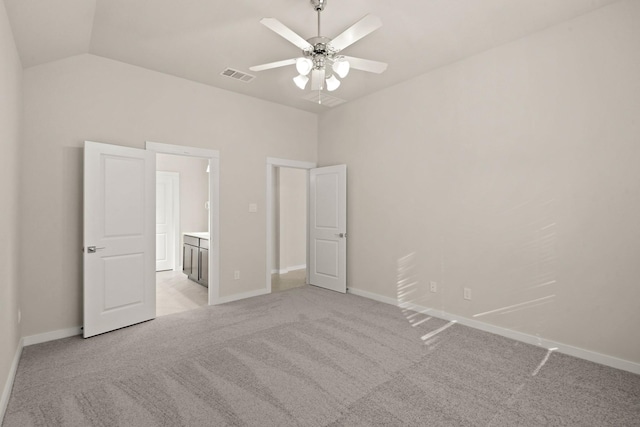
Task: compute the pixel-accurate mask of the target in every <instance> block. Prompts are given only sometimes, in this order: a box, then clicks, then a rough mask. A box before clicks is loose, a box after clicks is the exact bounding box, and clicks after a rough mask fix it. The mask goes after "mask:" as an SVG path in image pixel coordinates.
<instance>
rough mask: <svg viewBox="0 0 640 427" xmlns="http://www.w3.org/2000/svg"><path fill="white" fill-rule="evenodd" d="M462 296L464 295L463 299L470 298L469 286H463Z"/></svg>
mask: <svg viewBox="0 0 640 427" xmlns="http://www.w3.org/2000/svg"><path fill="white" fill-rule="evenodd" d="M462 296H463V297H464V299H468V300H470V299H471V288H464V290H463V293H462Z"/></svg>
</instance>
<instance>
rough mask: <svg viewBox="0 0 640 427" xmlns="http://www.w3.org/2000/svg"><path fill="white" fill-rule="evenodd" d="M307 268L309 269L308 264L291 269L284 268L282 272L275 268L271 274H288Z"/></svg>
mask: <svg viewBox="0 0 640 427" xmlns="http://www.w3.org/2000/svg"><path fill="white" fill-rule="evenodd" d="M306 268H307V265H306V264H301V265H294V266H291V267H287V268H284V269H282V270H278V269H277V268H274V269H273V270H271V274H287V273H290V272H292V271H296V270H305V269H306Z"/></svg>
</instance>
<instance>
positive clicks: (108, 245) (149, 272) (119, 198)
mask: <svg viewBox="0 0 640 427" xmlns="http://www.w3.org/2000/svg"><path fill="white" fill-rule="evenodd" d="M155 168H156V165H155V153H154V152H151V151H145V150H139V149H135V148H129V147H120V146H116V145H109V144H100V143H97V142H89V141H87V142H85V147H84V238H83V239H84V242H83V243H84V254H83V258H84V260H83V263H84V278H83V279H84V280H83V281H84V337H85V338H87V337H91V336H93V335H97V334H101V333H104V332H108V331H112V330H114V329H118V328H122V327H125V326H129V325H133V324H135V323H139V322H143V321H145V320H149V319H153V318H155V315H156V293H155V243H154V242H155V218H154V214H155V184H154V182H155V173H156V172H155Z"/></svg>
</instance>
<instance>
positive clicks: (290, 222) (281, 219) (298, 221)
mask: <svg viewBox="0 0 640 427" xmlns="http://www.w3.org/2000/svg"><path fill="white" fill-rule="evenodd" d="M308 175H309V174H308V172H307V170H306V169H297V168H289V167H275V168H274V173H273V201H272V212H273V215H272V218H273V221H272V228H273V233H272V236H273V240H272V254H273V256H272V263H271V292H279V291H284V290H288V289H293V288H297V287H301V286H304V285H305V284H307V247H308V245H307V217H308V214H307V200H308V195H307V190H308V185H307V182H308V180H309V177H308Z"/></svg>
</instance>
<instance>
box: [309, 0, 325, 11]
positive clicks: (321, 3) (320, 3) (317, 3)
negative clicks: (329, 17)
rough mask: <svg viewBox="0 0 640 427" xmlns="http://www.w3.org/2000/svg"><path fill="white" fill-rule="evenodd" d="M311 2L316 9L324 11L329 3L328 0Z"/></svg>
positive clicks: (313, 0)
mask: <svg viewBox="0 0 640 427" xmlns="http://www.w3.org/2000/svg"><path fill="white" fill-rule="evenodd" d="M311 4H312V5H313V8H314V9H315V10H317V11H322V10H324V6H325V5H326V4H327V0H311Z"/></svg>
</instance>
